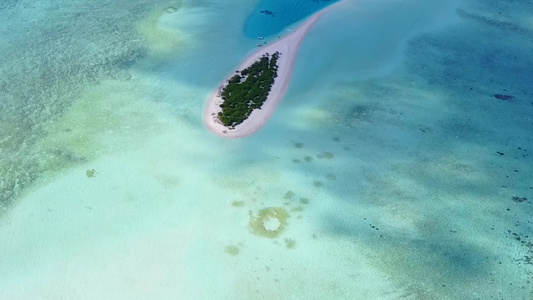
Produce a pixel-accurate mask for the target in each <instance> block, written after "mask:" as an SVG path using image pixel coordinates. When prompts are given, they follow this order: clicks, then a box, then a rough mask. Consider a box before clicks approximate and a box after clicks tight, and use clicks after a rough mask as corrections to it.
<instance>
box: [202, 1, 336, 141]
mask: <svg viewBox="0 0 533 300" xmlns="http://www.w3.org/2000/svg"><path fill="white" fill-rule="evenodd" d="M342 2H343V1H340V2H339V3H337V4H336V5H332V6H329V7H327V8H325V9H323V10H321V11H319V12H317V13H315V14H314V15H312V16H311V17H309V19H307V20H306V21H305V22H304V23H302V25H300V26H299V27H298V28H297V29H295V30H294V31H292V33H290V34H288V35H287V36H285V37H283V38H282V39H280V40H278V41H276V42H274V43H272V44H270V45H267V46H264V47H262V48H260V49H259V50H258V51H256V52H254V53H253V54H252V55H250V56H249V57H248V58H247V59H246V60H245V61H244V62H243V63H242V64H241V65H240V66H239V67H237V69H236V70H243V69H245V68H247V67H248V66H250V65H251V64H252V63H254V62H255V61H257V60H259V59H260V58H261V57H262V56H263V54H265V53H270V54H272V53H275V52H276V51H278V52H280V53H281V55H280V57H279V59H278V77H277V78H276V79H275V80H274V84H273V85H272V89H271V90H270V93H269V95H268V97H267V99H266V101H265V102H264V103H263V105H262V106H261V108H260V109H255V110H253V111H252V113H251V114H250V116H249V117H248V119H246V120H245V121H244V122H242V123H241V124H239V125H237V126H235V128H234V129H228V128H227V127H226V126H224V125H223V124H222V122H220V120H219V119H218V113H219V112H220V111H222V109H221V108H220V106H219V105H220V104H221V103H222V102H223V100H222V98H221V97H218V96H217V95H218V90H219V88H217V89H216V90H215V91H214V92H213V93H212V94H211V96H210V97H209V102H208V104H207V108H206V110H205V113H204V124H205V126H206V127H207V128H208V129H209V130H210V131H211V132H213V133H215V134H217V135H220V136H223V137H227V138H242V137H246V136H249V135H251V134H254V133H255V132H257V131H258V130H259V129H261V128H263V126H265V124H266V123H267V122H268V120H269V119H270V117H271V116H272V115H273V114H274V111H275V110H276V107H277V106H278V104H279V103H280V102H281V100H283V97H284V96H285V93H286V92H287V89H288V88H289V83H290V81H291V77H292V71H293V69H294V63H295V62H296V57H297V55H298V51H299V50H300V47H301V45H302V42H303V40H304V39H305V37H306V35H307V34H308V33H309V31H311V29H312V28H313V26H314V25H315V24H316V22H317V21H318V19H320V17H321V16H322V14H323V13H324V12H325V11H326V10H327V9H328V8H331V7H334V6H339V5H340V4H342ZM233 75H235V73H233V72H232V73H231V75H230V76H229V77H228V78H226V80H228V79H229V78H231V76H233ZM226 80H224V81H223V84H221V85H220V86H223V85H224V84H226Z"/></svg>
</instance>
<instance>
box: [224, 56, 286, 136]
mask: <svg viewBox="0 0 533 300" xmlns="http://www.w3.org/2000/svg"><path fill="white" fill-rule="evenodd" d="M280 55H281V53H279V52H277V51H276V52H275V53H274V54H272V55H270V54H269V53H265V54H263V56H262V57H261V59H259V60H257V61H255V62H254V63H253V64H252V65H251V66H249V67H248V68H245V69H243V70H241V71H238V70H237V71H236V73H237V74H236V75H234V76H233V77H231V79H229V80H228V81H227V85H226V86H224V87H222V88H220V90H219V95H218V96H219V97H221V98H222V100H224V102H223V103H222V104H220V108H221V109H222V111H220V112H219V113H218V118H219V119H220V121H221V122H222V124H224V125H225V126H227V127H228V128H230V129H232V128H234V127H235V126H236V125H239V124H241V123H242V122H244V120H246V119H247V118H248V117H249V116H250V114H251V113H252V111H253V110H254V109H260V108H261V106H262V105H263V103H264V102H265V101H266V100H267V97H268V94H269V93H270V90H271V88H272V85H273V84H274V80H275V78H276V77H277V76H278V65H277V61H278V58H279V57H280Z"/></svg>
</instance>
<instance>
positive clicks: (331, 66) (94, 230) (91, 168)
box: [0, 0, 533, 299]
mask: <svg viewBox="0 0 533 300" xmlns="http://www.w3.org/2000/svg"><path fill="white" fill-rule="evenodd" d="M261 3H262V2H257V3H252V2H248V1H237V2H235V1H231V2H230V1H225V2H212V1H209V2H207V1H206V2H198V1H194V2H182V3H170V2H169V3H166V4H164V5H160V6H157V7H154V6H152V5H151V4H149V3H145V4H143V3H140V2H134V3H133V4H131V3H130V2H128V3H126V2H124V3H118V4H113V5H117V6H110V5H111V4H107V5H104V3H102V6H101V7H100V8H106V9H107V10H106V9H101V10H97V9H92V10H91V11H92V13H93V14H98V13H100V14H102V15H99V16H98V18H94V19H95V20H99V21H100V22H102V21H103V20H109V21H108V23H105V24H123V27H119V28H117V29H116V31H115V33H114V35H111V36H107V35H103V34H101V33H100V31H98V30H97V29H98V28H100V27H97V26H96V27H83V26H81V27H80V28H85V30H87V31H88V32H90V33H92V34H93V35H91V36H94V40H89V41H84V40H86V38H85V39H81V40H79V41H78V43H79V45H80V47H89V46H90V45H92V47H93V48H90V49H94V52H89V53H86V52H84V51H76V49H72V50H69V49H71V48H68V47H66V46H64V47H60V46H62V45H63V44H68V45H72V43H66V42H63V41H61V40H56V39H55V38H49V36H48V35H47V33H48V31H47V30H44V29H43V32H40V31H38V30H34V31H31V33H32V34H34V36H32V37H31V38H30V37H26V36H23V35H20V34H17V35H13V36H12V35H5V34H2V37H3V38H8V37H9V38H10V39H11V40H12V41H16V42H17V43H21V44H23V43H29V44H30V46H28V47H27V49H28V50H26V51H21V52H20V53H16V52H7V50H5V51H6V52H5V53H10V55H11V56H8V57H11V58H19V59H28V62H27V63H26V64H22V65H17V64H12V65H9V64H3V69H2V72H3V73H2V77H1V80H2V84H3V85H2V86H7V82H11V81H8V80H11V79H12V78H22V76H23V75H24V74H43V75H42V76H36V77H32V76H27V75H26V77H27V80H26V81H22V80H18V81H14V82H18V83H17V84H18V85H17V86H19V87H20V88H18V89H17V91H18V93H19V94H15V93H12V92H11V93H9V92H10V91H11V90H7V89H2V92H3V93H4V94H6V93H7V95H8V96H9V97H10V98H5V99H10V101H11V102H9V101H4V102H2V103H3V105H4V107H6V106H5V105H10V106H9V107H10V109H11V110H9V111H7V110H2V111H3V113H2V119H1V120H2V126H3V128H4V129H6V128H8V129H9V130H7V129H6V130H4V131H2V134H6V132H9V135H5V136H2V139H1V140H2V146H3V147H2V162H3V163H2V168H3V169H2V172H3V173H2V175H3V176H2V180H3V181H2V183H3V184H4V182H12V183H13V185H10V186H7V185H2V195H5V196H6V198H3V199H8V200H5V201H4V202H3V203H4V204H6V206H5V207H6V209H5V212H4V214H3V215H2V217H1V219H0V236H1V237H2V243H0V249H1V251H0V253H1V255H0V265H1V266H2V268H1V270H0V296H1V297H0V298H6V299H34V298H43V299H57V298H86V299H97V298H127V299H131V298H135V299H146V298H150V299H153V298H157V299H169V298H170V299H175V298H187V299H270V298H280V299H305V298H308V299H354V298H357V299H502V298H503V299H531V297H532V285H531V281H532V265H531V258H530V257H531V256H532V255H533V253H532V251H533V249H532V246H531V243H532V242H533V241H532V240H531V237H532V236H533V235H532V230H531V226H532V224H531V222H532V220H531V212H532V208H533V204H531V203H532V202H531V200H529V199H532V198H533V194H532V193H533V187H532V186H531V182H533V180H532V176H531V165H532V164H531V159H532V158H531V156H530V153H529V152H530V151H533V150H531V149H533V140H532V137H531V134H530V132H531V129H533V128H532V127H533V121H532V112H533V106H532V105H531V103H530V102H531V100H530V99H531V97H532V94H531V93H532V91H531V90H530V86H529V82H530V80H529V79H530V78H532V77H533V74H532V73H531V72H532V71H531V70H533V69H532V68H530V67H528V66H531V65H533V61H532V60H533V58H532V57H531V54H530V53H529V51H528V49H531V48H532V47H531V46H532V45H530V43H531V42H529V41H531V39H530V37H531V34H532V32H533V27H532V26H531V20H530V19H529V18H528V16H529V15H531V14H529V15H528V14H525V13H524V12H525V11H529V12H531V10H532V8H531V6H528V4H522V5H520V4H516V3H514V4H511V3H507V4H504V3H500V2H497V1H494V3H489V4H486V2H477V1H466V0H465V1H455V2H448V3H441V4H439V3H437V4H436V3H426V2H425V1H417V0H402V1H381V2H376V1H352V2H347V3H344V4H343V6H342V9H341V10H338V11H332V12H331V13H330V14H328V15H325V16H324V17H323V18H322V20H321V21H320V22H319V24H317V26H316V28H315V30H314V31H313V32H312V33H311V34H310V35H309V36H308V39H307V40H306V42H305V43H304V45H303V47H302V50H301V55H300V56H299V58H298V62H297V65H296V70H295V74H294V77H293V82H292V85H291V88H290V90H289V93H288V95H287V97H286V99H285V100H284V102H283V103H282V104H281V105H280V107H279V108H278V111H277V112H276V114H275V115H274V117H273V118H272V120H271V121H270V122H269V124H268V125H267V126H266V127H265V128H264V129H263V130H262V131H260V132H259V133H258V134H256V135H254V136H251V137H249V138H246V139H240V140H225V139H221V138H219V137H217V136H214V135H212V134H210V133H209V132H208V131H207V130H205V129H204V128H203V127H202V123H201V116H202V112H203V107H204V105H205V100H206V99H207V96H208V95H209V93H210V92H211V91H212V89H213V88H215V87H216V86H217V84H218V83H219V81H220V79H221V78H224V77H225V76H226V75H227V74H228V73H231V72H232V68H233V67H235V66H236V65H238V64H239V62H240V61H241V59H242V58H243V57H245V56H246V55H247V54H248V53H250V52H251V51H253V50H254V48H255V44H256V43H257V41H256V40H254V39H253V38H250V37H249V36H247V35H246V34H245V31H244V29H243V28H245V26H246V24H247V20H248V19H249V18H250V16H251V12H253V11H254V9H257V7H259V5H260V4H261ZM130 5H131V6H130ZM47 7H50V4H46V3H44V2H43V3H42V5H35V6H34V7H31V6H30V7H28V6H27V5H22V4H12V5H11V6H9V7H7V6H6V7H3V8H2V13H3V14H5V15H9V16H11V18H12V19H9V18H2V20H12V24H20V23H19V22H18V20H19V19H18V18H21V16H22V15H24V16H33V17H32V18H30V19H32V20H42V19H47V18H48V17H47V16H48V15H46V14H45V12H43V11H46V9H45V8H47ZM63 9H66V8H65V7H64V8H63ZM27 10H30V11H31V12H33V14H27V13H28V11H27ZM87 10H88V9H87V8H86V7H84V6H80V7H72V8H71V10H69V11H68V12H76V13H84V12H85V11H87ZM117 10H119V11H122V12H125V13H124V15H123V17H124V18H123V19H120V18H119V19H117V17H116V16H114V14H111V13H109V12H115V11H117ZM52 11H57V8H55V9H54V10H52ZM106 12H107V13H109V15H107V14H105V13H106ZM126 12H127V13H126ZM58 15H59V14H58ZM228 15H231V16H232V17H231V18H227V16H228ZM61 16H63V17H64V18H66V17H65V16H70V14H63V15H61ZM106 16H108V19H106ZM28 18H29V17H28ZM77 18H78V19H79V18H80V17H77ZM88 19H91V20H92V19H93V18H88ZM74 20H75V18H67V19H59V18H58V19H57V20H56V21H57V23H53V22H50V23H49V24H48V26H50V27H52V28H54V30H57V28H58V27H61V26H60V25H61V24H62V23H61V22H60V21H63V22H66V23H65V24H70V22H74ZM120 20H123V21H124V23H120V22H119V21H120ZM126 21H128V22H129V23H128V22H126ZM295 21H296V20H295ZM6 22H7V21H6ZM34 22H35V23H32V24H38V23H39V22H38V21H34ZM78 22H82V20H81V21H80V20H78ZM24 24H26V23H24ZM132 24H133V25H135V26H131V25H132ZM56 25H57V26H56ZM11 26H12V27H10V28H18V27H17V26H15V25H11ZM54 26H55V27H54ZM35 28H38V27H35ZM127 28H134V30H132V31H131V32H130V31H127V30H126V29H127ZM21 30H22V29H21ZM65 30H66V29H65ZM72 31H73V32H72V36H73V37H74V36H76V33H77V32H75V31H74V29H72ZM67 32H68V31H67ZM105 32H107V31H105ZM63 36H65V35H63ZM67 36H68V35H67ZM37 37H40V38H42V40H45V41H48V40H49V43H51V44H53V45H54V47H58V48H53V47H52V46H50V51H51V50H52V49H64V52H61V51H56V52H55V53H54V52H53V51H51V52H47V55H48V56H42V55H37V53H38V52H37V49H38V48H37V46H36V45H33V46H32V44H31V43H32V41H33V42H35V43H37V42H36V40H37ZM74 40H75V39H74ZM37 41H41V40H37ZM71 41H72V40H71ZM118 41H123V43H125V44H120V43H119V42H118ZM134 41H135V42H134ZM113 42H115V43H116V44H115V43H113ZM41 43H42V41H41ZM54 43H57V44H54ZM128 43H134V44H128ZM528 43H529V44H528ZM21 44H16V43H15V42H11V43H2V45H3V47H4V49H8V48H9V47H10V46H9V45H13V46H12V48H14V49H25V48H22V47H21V46H20V45H21ZM126 44H127V45H130V46H124V45H126ZM15 45H16V46H15ZM74 45H76V44H74ZM105 45H109V47H112V46H116V48H105V49H106V50H105V51H104V50H98V49H101V47H102V48H103V46H105ZM17 47H18V48H17ZM65 47H66V48H65ZM71 47H73V46H71ZM109 49H115V50H116V51H118V52H113V51H111V50H109ZM124 49H134V50H131V51H132V52H128V53H138V54H135V55H131V56H128V54H123V52H122V51H126V50H124ZM67 50H69V51H67ZM128 51H130V50H128ZM76 53H77V54H79V55H82V54H85V55H86V56H83V58H84V59H85V60H80V58H77V57H75V56H73V55H74V54H76ZM60 54H61V55H63V56H61V57H64V59H65V60H61V59H59V58H60V57H59V56H60ZM97 54H98V55H97ZM32 55H34V56H32ZM54 55H56V56H54ZM108 55H109V56H108ZM120 55H125V57H128V58H127V59H123V60H119V61H120V62H121V63H115V60H113V59H112V58H113V57H115V58H116V57H118V56H120ZM69 57H70V58H72V60H68V59H67V58H69ZM30 58H31V59H30ZM74 58H76V59H74ZM38 59H40V60H38ZM54 59H57V60H54ZM12 60H13V61H15V60H14V59H12ZM6 61H7V60H6ZM75 61H78V62H80V63H79V64H77V65H76V64H74V62H75ZM31 62H33V64H32V63H31ZM46 62H49V63H48V64H46ZM54 62H61V63H60V64H59V63H58V64H57V65H56V64H54ZM85 62H86V63H85ZM23 66H26V67H27V68H31V67H33V66H37V67H39V68H43V70H46V71H43V72H42V73H32V72H27V71H26V70H27V69H25V68H24V67H23ZM69 66H71V67H70V68H69ZM84 66H86V67H84ZM89 66H91V67H89ZM110 66H111V67H110ZM17 67H18V68H20V69H17ZM46 68H48V69H46ZM62 68H65V69H64V70H65V71H64V72H63V71H62V72H59V71H60V70H63V69H62ZM6 70H7V71H6ZM54 70H55V72H49V71H54ZM91 70H96V71H98V72H96V71H94V72H93V71H91ZM8 71H9V73H6V72H8ZM91 72H93V73H91ZM5 74H10V76H7V75H5ZM11 74H18V76H19V77H13V76H12V75H11ZM46 74H57V76H58V77H57V78H51V79H50V78H49V77H47V76H45V75H46ZM62 74H64V76H63V77H61V76H62ZM90 74H96V75H94V76H93V77H89V75H90ZM84 76H85V77H84ZM91 76H92V75H91ZM69 78H70V81H68V80H67V79H69ZM32 80H34V81H32ZM54 80H55V81H54ZM50 81H51V82H52V83H54V82H55V84H49V82H50ZM21 82H25V83H27V84H26V85H24V84H22V83H21ZM31 84H33V85H31ZM34 91H40V92H39V93H34ZM60 92H61V93H60ZM32 93H33V94H34V95H36V96H34V97H33V98H32V97H28V96H27V95H31V94H32ZM494 94H506V95H512V96H514V98H513V99H511V100H510V101H503V100H499V99H497V98H495V97H494V96H493V95H494ZM37 96H38V97H37ZM22 101H27V102H22ZM25 103H26V104H25ZM27 103H30V104H31V105H29V106H28V104H27ZM54 103H55V104H54ZM51 104H54V105H55V106H54V105H51ZM22 107H27V108H26V109H23V108H22ZM4 112H6V113H4ZM7 112H9V113H7ZM15 121H17V122H20V123H14V122H15ZM32 122H33V123H32ZM6 124H7V125H6ZM19 124H24V126H26V127H24V126H22V125H19ZM6 126H9V127H6ZM7 136H9V138H8V139H7V140H6V137H7ZM14 138H16V139H14ZM6 141H9V142H13V144H9V145H13V147H12V148H8V147H6V146H5V145H6ZM15 142H17V143H19V144H15ZM20 145H24V148H21V147H20ZM18 149H22V150H18ZM6 153H7V154H9V156H5V154H6ZM5 157H11V158H12V159H11V160H8V161H7V162H8V163H9V162H13V163H12V164H11V165H9V164H4V162H6V160H5ZM6 166H7V167H6ZM11 166H13V167H11ZM17 167H18V168H20V170H21V171H20V172H18V173H17V172H14V171H13V170H17V169H16V168H17ZM4 168H5V169H4ZM4 174H5V175H4ZM20 174H22V175H25V174H28V176H29V177H31V178H30V179H31V180H30V179H28V180H27V181H23V180H24V178H22V177H17V176H22V175H20ZM17 179H18V181H17ZM16 182H25V183H27V184H26V185H24V186H22V187H21V184H18V185H17V186H18V187H19V188H18V189H17V190H16V191H17V192H16V193H13V192H11V191H13V189H12V187H13V186H15V183H16ZM8 194H9V195H8ZM7 196H9V198H7ZM513 196H518V197H526V198H528V200H526V201H523V202H521V201H517V198H513ZM8 202H9V203H10V204H9V205H7V203H8ZM268 229H271V231H269V230H268ZM272 231H275V232H274V234H271V233H272ZM265 233H266V234H265Z"/></svg>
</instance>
